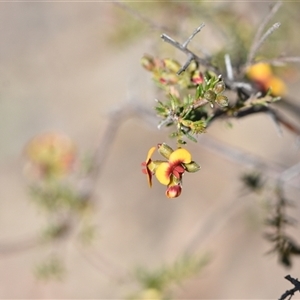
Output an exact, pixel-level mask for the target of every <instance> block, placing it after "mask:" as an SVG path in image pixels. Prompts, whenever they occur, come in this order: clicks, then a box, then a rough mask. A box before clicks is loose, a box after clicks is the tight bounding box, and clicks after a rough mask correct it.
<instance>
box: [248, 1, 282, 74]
mask: <svg viewBox="0 0 300 300" xmlns="http://www.w3.org/2000/svg"><path fill="white" fill-rule="evenodd" d="M281 4H282V3H281V2H280V1H279V2H277V3H275V4H274V5H273V6H272V8H271V10H270V11H269V13H268V14H267V15H266V16H265V17H264V18H263V19H262V23H261V24H260V26H259V27H258V29H257V32H256V34H255V37H254V39H253V42H252V45H251V47H250V51H249V53H248V57H247V60H246V65H245V67H246V68H247V67H248V66H249V65H250V64H251V63H252V61H253V59H254V56H255V55H256V53H257V51H258V49H259V48H260V47H261V46H262V44H263V43H264V41H265V40H266V38H267V37H268V36H269V35H270V34H272V33H273V31H274V30H276V29H277V28H278V27H279V25H280V24H279V23H275V24H274V25H273V26H272V27H271V28H269V30H268V31H267V32H266V33H265V34H264V35H262V33H263V31H264V29H265V27H266V25H267V24H268V22H269V21H270V20H271V19H272V18H273V16H274V15H275V14H276V12H277V11H278V9H279V8H280V6H281Z"/></svg>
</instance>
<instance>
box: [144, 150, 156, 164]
mask: <svg viewBox="0 0 300 300" xmlns="http://www.w3.org/2000/svg"><path fill="white" fill-rule="evenodd" d="M155 149H156V147H152V148H150V150H149V151H148V154H147V158H146V164H147V163H148V162H149V161H150V159H151V156H152V154H153V152H154V151H155Z"/></svg>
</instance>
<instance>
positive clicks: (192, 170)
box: [184, 161, 200, 173]
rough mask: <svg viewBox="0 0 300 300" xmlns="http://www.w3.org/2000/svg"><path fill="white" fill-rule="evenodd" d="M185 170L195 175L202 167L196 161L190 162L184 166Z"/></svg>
mask: <svg viewBox="0 0 300 300" xmlns="http://www.w3.org/2000/svg"><path fill="white" fill-rule="evenodd" d="M184 168H185V169H186V171H187V172H190V173H195V172H197V171H199V170H200V166H199V165H198V164H197V163H196V162H194V161H192V162H190V163H189V164H184Z"/></svg>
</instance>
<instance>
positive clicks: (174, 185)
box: [142, 143, 200, 198]
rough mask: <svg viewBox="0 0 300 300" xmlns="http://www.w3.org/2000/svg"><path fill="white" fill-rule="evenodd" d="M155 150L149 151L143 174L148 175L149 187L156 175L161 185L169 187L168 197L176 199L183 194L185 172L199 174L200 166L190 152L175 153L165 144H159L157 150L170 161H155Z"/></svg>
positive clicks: (178, 150) (178, 151) (181, 149)
mask: <svg viewBox="0 0 300 300" xmlns="http://www.w3.org/2000/svg"><path fill="white" fill-rule="evenodd" d="M155 149H156V147H152V148H151V149H150V150H149V151H148V155H147V158H146V161H145V162H143V163H142V166H143V167H144V169H143V173H144V174H146V175H147V180H148V184H149V187H151V186H152V176H153V175H155V176H156V179H157V180H158V181H159V182H160V183H161V184H163V185H166V186H167V191H166V196H167V197H168V198H176V197H178V196H179V195H180V194H181V190H182V176H183V174H184V172H185V171H187V172H197V171H199V170H200V166H199V165H198V164H197V163H196V162H194V161H192V155H191V154H190V152H189V151H188V150H186V149H183V148H178V149H177V150H175V151H174V150H173V149H172V148H171V147H170V146H168V145H167V144H165V143H163V144H158V145H157V149H158V152H159V153H160V154H161V155H162V156H163V157H165V158H166V159H167V160H168V161H161V160H154V161H153V160H152V159H151V156H152V154H153V153H154V151H155Z"/></svg>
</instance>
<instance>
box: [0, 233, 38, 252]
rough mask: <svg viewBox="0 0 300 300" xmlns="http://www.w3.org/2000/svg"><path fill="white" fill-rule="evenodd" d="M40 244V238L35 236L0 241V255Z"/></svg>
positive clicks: (28, 248) (21, 250)
mask: <svg viewBox="0 0 300 300" xmlns="http://www.w3.org/2000/svg"><path fill="white" fill-rule="evenodd" d="M40 245H41V239H40V238H39V237H37V236H34V237H28V238H24V239H18V240H16V241H11V242H3V241H2V242H1V243H0V255H10V254H16V253H19V252H23V251H26V250H30V249H33V248H35V247H37V246H40Z"/></svg>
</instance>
